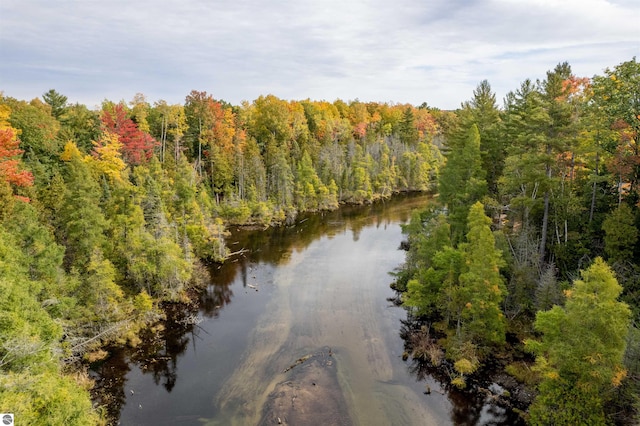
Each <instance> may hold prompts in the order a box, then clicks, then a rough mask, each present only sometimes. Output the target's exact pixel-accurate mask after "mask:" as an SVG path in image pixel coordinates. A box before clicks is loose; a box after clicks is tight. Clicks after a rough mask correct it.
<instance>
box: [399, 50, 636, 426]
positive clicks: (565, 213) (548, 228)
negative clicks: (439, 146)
mask: <svg viewBox="0 0 640 426" xmlns="http://www.w3.org/2000/svg"><path fill="white" fill-rule="evenodd" d="M444 139H445V146H444V147H443V150H442V151H443V153H444V155H445V164H444V165H443V166H442V167H441V168H440V170H439V172H440V173H439V177H438V186H437V191H438V203H437V204H435V206H434V207H433V208H431V209H429V210H426V211H423V212H416V213H415V214H414V217H413V219H412V221H411V223H410V224H409V225H407V226H406V229H405V231H406V232H407V234H408V241H409V247H410V248H409V251H408V255H407V261H406V264H405V265H404V267H403V268H402V269H401V270H400V271H398V274H397V280H396V282H395V283H394V285H393V286H394V287H395V288H396V289H397V290H399V291H400V292H402V301H403V303H404V305H405V306H406V308H407V309H408V310H409V312H410V314H411V315H412V317H413V318H415V319H418V320H419V323H420V324H423V326H422V328H421V329H420V330H418V331H416V333H417V335H416V336H414V338H413V340H412V341H413V342H414V344H413V347H412V348H411V349H412V353H413V356H414V357H415V358H418V359H423V360H425V361H426V362H428V363H430V364H432V365H437V366H441V368H444V369H447V370H448V371H449V374H450V377H451V385H452V386H457V387H459V388H464V387H465V386H467V384H468V383H469V379H470V378H473V377H474V374H477V372H478V371H480V370H481V369H482V366H483V365H485V364H487V363H488V362H490V361H491V362H492V363H493V364H496V363H497V364H498V365H500V368H501V369H502V370H503V371H506V373H508V374H510V375H512V376H513V377H514V378H516V379H517V380H519V381H521V382H524V383H526V384H528V385H529V386H531V387H532V388H535V389H536V391H537V393H536V395H537V396H536V398H535V399H534V400H533V403H532V404H531V405H530V407H528V409H524V410H523V414H522V416H523V418H524V419H525V420H526V421H527V422H528V423H530V424H535V425H552V424H553V425H570V424H594V425H595V424H598V425H600V424H633V423H634V421H637V419H638V413H639V412H640V402H639V401H640V399H639V395H640V330H639V328H638V327H639V326H640V245H639V244H638V225H639V224H640V211H639V208H638V207H639V201H640V196H639V195H640V194H639V188H638V183H639V177H640V151H639V147H640V64H638V62H637V61H636V59H635V58H633V59H632V60H631V61H627V62H623V63H621V64H619V65H617V66H615V67H614V68H612V69H609V68H607V69H606V70H604V73H603V74H602V75H596V76H594V77H593V78H580V77H577V76H575V75H574V74H573V73H572V71H571V67H570V65H569V64H568V63H561V64H558V65H557V66H556V67H555V68H554V69H553V70H550V71H548V72H547V74H546V78H545V79H543V80H538V81H535V82H533V81H531V80H525V81H524V82H523V83H522V84H521V85H520V87H519V88H517V89H516V90H514V91H512V92H510V93H508V94H507V96H506V97H505V100H504V107H503V108H499V107H498V106H497V103H496V99H495V95H494V94H493V93H492V91H491V87H490V85H489V83H488V82H487V81H483V82H481V83H480V84H479V85H478V86H477V88H476V90H475V91H474V93H473V98H472V99H471V100H470V101H468V102H465V103H464V104H463V105H462V107H461V108H460V109H459V110H458V111H457V112H456V116H455V119H454V120H453V121H452V122H451V123H450V124H449V126H448V127H447V128H446V129H445V138H444ZM417 342H420V343H419V344H418V343H417Z"/></svg>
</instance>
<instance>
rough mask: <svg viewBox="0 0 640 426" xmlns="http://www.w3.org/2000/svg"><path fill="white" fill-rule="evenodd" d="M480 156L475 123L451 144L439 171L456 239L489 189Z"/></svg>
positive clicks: (444, 199) (460, 238) (443, 201)
mask: <svg viewBox="0 0 640 426" xmlns="http://www.w3.org/2000/svg"><path fill="white" fill-rule="evenodd" d="M484 177H485V176H484V170H483V169H482V159H481V156H480V134H479V133H478V126H477V125H475V124H473V125H471V127H470V128H468V129H466V130H465V132H464V136H462V135H458V137H457V138H456V139H455V140H454V141H453V143H452V144H451V150H450V151H449V153H448V154H447V161H446V163H445V165H444V166H443V167H442V169H441V171H440V179H439V180H438V191H439V195H440V200H441V201H442V203H443V204H444V205H446V206H447V209H448V211H449V217H450V219H449V223H450V224H451V232H452V234H453V241H454V242H459V241H461V240H462V237H463V235H464V234H465V232H466V221H467V215H468V214H469V209H470V207H471V205H472V204H473V203H475V202H477V201H479V200H480V199H481V198H482V197H483V196H484V195H485V194H486V192H487V182H486V180H485V179H484Z"/></svg>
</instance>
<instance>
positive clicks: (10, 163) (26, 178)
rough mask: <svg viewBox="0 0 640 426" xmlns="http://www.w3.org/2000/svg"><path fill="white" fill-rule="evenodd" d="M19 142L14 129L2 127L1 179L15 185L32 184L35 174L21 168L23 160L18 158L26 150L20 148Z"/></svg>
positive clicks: (0, 149)
mask: <svg viewBox="0 0 640 426" xmlns="http://www.w3.org/2000/svg"><path fill="white" fill-rule="evenodd" d="M19 144H20V140H19V139H18V138H16V136H15V133H14V130H13V129H11V128H7V129H0V180H3V181H6V182H8V183H9V184H12V185H15V186H31V185H33V175H32V174H31V172H29V171H27V170H21V165H22V161H21V160H20V159H19V158H16V157H17V156H19V155H20V154H22V153H23V152H24V151H23V150H21V149H19V148H18V145H19Z"/></svg>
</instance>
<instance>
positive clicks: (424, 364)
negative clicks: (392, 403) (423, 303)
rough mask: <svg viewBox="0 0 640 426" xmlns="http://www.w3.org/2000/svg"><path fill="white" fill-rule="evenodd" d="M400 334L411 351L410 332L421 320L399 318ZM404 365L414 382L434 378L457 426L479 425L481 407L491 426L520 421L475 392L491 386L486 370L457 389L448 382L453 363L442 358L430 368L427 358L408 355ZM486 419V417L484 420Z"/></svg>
mask: <svg viewBox="0 0 640 426" xmlns="http://www.w3.org/2000/svg"><path fill="white" fill-rule="evenodd" d="M401 324H402V325H401V327H400V337H402V339H403V340H404V344H405V350H406V351H408V352H411V351H412V349H413V348H412V343H411V335H412V332H413V331H414V330H420V327H421V326H423V325H425V323H424V322H423V321H419V320H415V319H409V320H401ZM407 368H408V370H409V372H410V373H411V374H412V375H413V376H414V377H415V378H416V380H417V381H426V380H427V378H431V379H433V380H435V381H436V382H437V383H438V384H439V385H440V387H441V388H442V389H443V390H444V391H445V393H446V395H447V398H448V399H449V402H451V413H450V414H451V422H452V424H454V425H458V426H467V425H469V426H471V425H478V424H481V423H480V421H481V420H482V419H481V418H482V414H483V410H484V413H485V416H487V417H490V418H491V422H490V423H486V422H485V423H482V424H491V425H496V426H498V425H505V426H507V425H520V424H524V421H523V420H522V418H520V416H519V415H518V414H517V413H515V412H513V411H511V410H506V409H505V408H503V407H501V406H498V405H496V404H490V403H486V394H485V393H484V392H481V391H479V389H478V388H479V387H482V388H485V389H487V388H489V386H490V385H491V381H490V376H489V373H486V372H485V375H484V376H479V377H475V379H476V380H475V381H474V380H471V378H468V382H467V383H468V387H467V389H465V390H460V389H458V388H456V387H455V386H452V385H451V376H450V372H453V366H452V365H450V363H449V362H448V361H446V360H445V361H443V363H442V365H441V366H440V367H437V368H436V367H433V366H432V365H431V364H430V363H429V362H428V361H424V360H421V359H415V358H411V357H410V358H409V359H408V360H407ZM485 420H486V419H485Z"/></svg>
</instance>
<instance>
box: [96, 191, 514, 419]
mask: <svg viewBox="0 0 640 426" xmlns="http://www.w3.org/2000/svg"><path fill="white" fill-rule="evenodd" d="M427 203H429V198H428V197H426V196H402V197H396V198H394V199H393V200H391V201H387V202H384V203H377V204H374V205H371V206H364V207H344V208H342V209H340V210H339V211H336V212H331V213H324V214H316V215H308V216H303V217H300V218H299V219H298V221H297V223H296V224H295V225H291V226H285V227H281V228H275V229H268V230H264V231H262V230H261V231H235V232H234V233H233V234H232V236H231V237H230V238H229V244H230V246H231V249H232V251H240V250H244V251H243V252H242V253H241V254H239V255H237V256H236V257H235V258H233V260H232V261H231V262H228V263H226V264H224V265H222V266H220V267H213V268H212V271H211V284H210V285H209V286H208V288H207V291H206V292H205V293H204V294H203V295H202V297H201V298H200V300H199V301H198V303H194V304H193V305H192V306H184V305H180V306H176V307H175V308H174V309H170V310H169V319H168V321H167V324H166V328H165V329H164V330H158V331H156V332H155V333H148V334H147V335H146V336H143V343H142V344H141V345H140V346H139V347H138V348H136V349H126V350H119V351H115V352H114V354H113V356H112V357H111V358H110V359H108V360H107V361H106V362H104V363H102V364H100V365H98V366H95V368H94V371H93V372H92V374H93V375H94V377H96V378H97V379H98V382H97V388H98V390H99V391H100V393H101V395H102V396H101V397H100V398H99V400H100V401H101V402H107V403H108V405H109V407H110V408H109V409H110V411H111V413H112V414H113V415H114V416H115V417H118V418H119V421H120V423H121V424H123V425H257V424H277V420H278V419H280V421H281V422H282V424H293V423H289V421H292V422H293V420H291V419H294V418H298V419H305V420H304V424H324V425H326V424H350V425H363V426H368V425H450V424H457V425H475V424H495V425H497V424H509V416H508V413H507V414H505V413H503V412H502V410H500V409H497V408H495V407H489V406H484V405H483V400H482V399H478V398H465V397H463V396H461V395H460V394H455V395H454V394H451V395H449V394H448V392H447V390H446V389H445V388H444V387H443V385H441V384H440V383H439V382H438V381H437V380H435V379H433V378H431V377H426V378H425V377H421V378H418V377H416V375H415V374H414V373H413V371H415V368H414V367H412V364H411V362H410V361H408V362H405V361H403V360H402V353H403V350H404V349H403V348H404V346H403V345H404V342H403V341H402V339H401V338H400V336H399V330H400V326H401V323H400V321H401V320H402V319H404V318H405V317H406V315H405V312H404V310H403V309H402V308H399V307H396V306H393V304H392V303H390V302H389V301H388V300H387V299H388V298H390V297H393V296H394V292H393V291H392V290H391V289H390V288H389V284H390V283H391V281H392V277H391V276H390V275H389V272H390V271H393V270H394V269H395V268H396V267H398V266H399V265H400V264H401V263H402V262H403V260H404V256H405V252H403V251H401V250H399V249H398V247H399V245H400V242H401V241H402V239H403V235H402V233H401V229H400V224H401V223H405V222H406V221H408V220H409V218H410V215H411V212H412V211H413V210H414V209H416V208H423V207H425V206H426V205H427ZM300 359H304V360H306V361H304V362H302V363H300V364H296V361H297V360H300ZM426 385H428V386H429V387H430V389H431V393H430V394H425V393H424V390H425V386H426ZM289 401H290V405H289ZM314 410H315V411H314ZM295 416H298V417H295ZM309 419H315V420H309ZM331 419H334V420H331ZM336 419H339V420H336Z"/></svg>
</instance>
